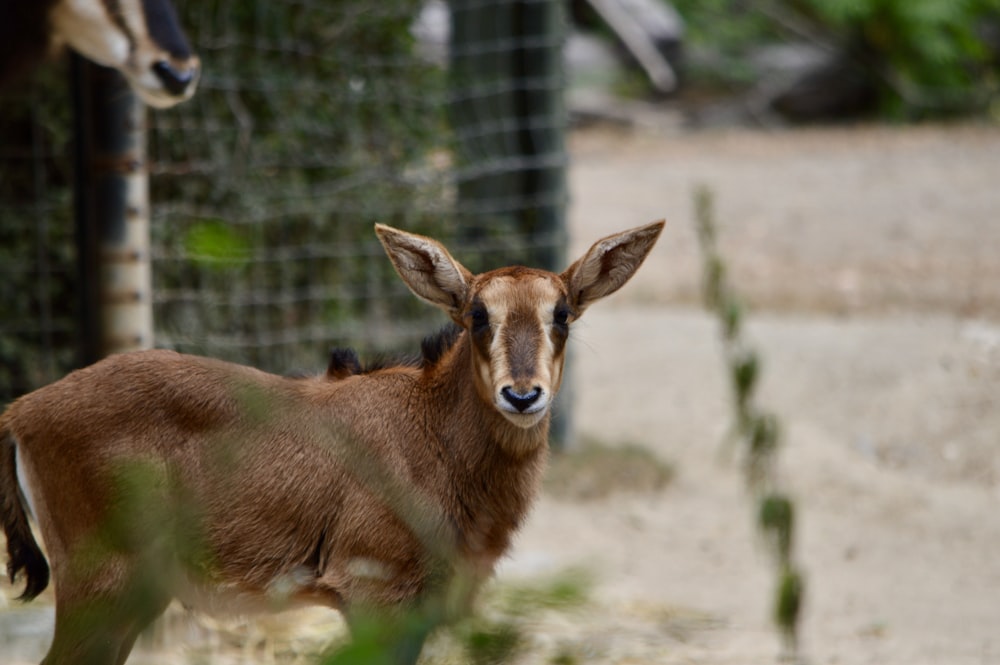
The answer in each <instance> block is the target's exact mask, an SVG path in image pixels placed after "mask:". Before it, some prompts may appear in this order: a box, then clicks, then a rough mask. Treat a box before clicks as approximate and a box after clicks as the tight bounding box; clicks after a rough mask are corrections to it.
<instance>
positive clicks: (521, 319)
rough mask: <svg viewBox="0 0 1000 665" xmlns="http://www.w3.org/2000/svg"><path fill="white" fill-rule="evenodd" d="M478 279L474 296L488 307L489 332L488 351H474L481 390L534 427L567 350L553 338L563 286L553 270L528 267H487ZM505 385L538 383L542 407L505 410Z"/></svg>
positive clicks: (522, 389) (524, 388)
mask: <svg viewBox="0 0 1000 665" xmlns="http://www.w3.org/2000/svg"><path fill="white" fill-rule="evenodd" d="M480 281H481V282H482V285H481V286H478V284H479V282H478V281H477V284H474V286H473V293H474V296H473V298H474V300H478V302H479V303H481V304H482V305H483V306H485V307H486V310H487V312H488V313H489V319H490V336H491V338H490V343H489V352H488V354H484V353H482V352H480V353H478V354H477V355H476V357H475V363H476V366H477V376H478V377H479V379H480V382H481V386H480V392H481V394H483V396H484V398H486V399H488V400H490V401H491V402H492V403H493V404H494V405H495V406H496V407H497V409H498V410H499V411H500V412H501V413H502V414H503V415H504V417H506V418H508V419H509V420H510V421H511V422H512V423H514V424H515V425H518V426H519V427H530V426H531V425H534V424H535V423H537V422H538V421H539V420H541V418H543V417H544V416H545V414H546V413H547V411H548V409H549V407H550V405H551V401H552V398H553V397H555V394H556V392H557V391H558V389H559V382H560V380H561V378H562V363H563V357H564V356H563V353H562V348H561V346H560V348H556V345H555V344H554V343H553V339H552V314H553V310H554V308H555V307H556V305H557V304H558V303H559V301H560V299H564V298H565V295H566V290H565V287H564V286H563V285H562V283H561V282H560V281H559V280H557V279H554V278H553V276H552V275H551V274H550V273H545V272H542V271H532V270H529V269H527V268H510V269H506V270H505V271H500V272H495V273H487V274H486V275H484V276H482V278H481V280H480ZM477 286H478V288H476V287H477ZM504 387H511V388H512V389H513V390H514V391H516V392H518V393H522V394H523V393H527V392H529V391H531V390H533V389H540V390H541V391H542V397H541V398H540V401H541V402H543V404H544V408H542V409H541V410H539V411H537V412H533V413H530V414H520V413H512V412H510V411H509V410H505V409H504V406H503V405H504V402H505V400H504V399H503V396H502V394H501V391H502V389H503V388H504Z"/></svg>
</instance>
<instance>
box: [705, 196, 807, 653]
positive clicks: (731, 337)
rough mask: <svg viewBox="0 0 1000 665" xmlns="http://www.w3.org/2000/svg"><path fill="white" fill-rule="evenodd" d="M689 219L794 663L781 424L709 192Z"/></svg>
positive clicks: (789, 517)
mask: <svg viewBox="0 0 1000 665" xmlns="http://www.w3.org/2000/svg"><path fill="white" fill-rule="evenodd" d="M695 223H696V226H697V229H696V230H697V235H698V240H699V244H700V247H701V253H702V263H703V266H704V269H703V296H704V301H705V307H706V308H707V309H708V311H709V312H712V313H714V314H715V315H716V316H717V317H718V320H719V329H720V337H721V340H722V352H723V356H724V359H725V363H726V368H727V371H728V373H729V377H730V385H731V387H732V401H731V403H732V405H733V427H732V432H733V438H734V439H735V442H736V445H737V446H738V447H739V448H740V452H741V453H742V455H743V457H742V460H743V473H744V479H745V481H746V485H747V490H748V492H749V494H750V496H751V498H752V500H754V501H755V502H756V505H757V509H756V511H755V512H756V515H757V517H756V522H757V524H756V526H757V529H758V531H759V532H760V534H761V536H762V538H763V540H764V543H765V546H766V547H767V548H768V551H769V552H770V553H771V555H772V556H773V559H774V562H775V567H776V579H777V584H776V589H775V596H774V605H773V618H774V621H775V623H776V625H777V627H778V630H779V631H780V632H781V635H782V638H783V640H784V646H785V649H786V653H785V654H784V657H785V658H787V660H789V661H798V660H799V658H798V650H799V644H798V625H799V618H800V611H801V608H802V598H803V595H804V582H803V576H802V573H801V572H800V570H799V568H798V566H797V565H796V564H795V562H794V557H793V548H794V543H795V538H794V535H795V507H794V504H793V503H792V500H791V499H790V498H789V497H788V495H787V494H786V493H785V492H783V491H782V489H781V488H780V483H779V481H778V478H777V451H778V444H779V443H780V440H781V428H780V423H779V421H778V418H777V416H775V415H774V414H772V413H769V412H767V411H764V410H762V409H761V408H760V407H759V406H758V405H757V403H756V400H755V399H754V398H755V391H756V389H757V386H758V385H759V383H760V373H761V360H760V357H759V355H758V354H757V352H756V351H755V350H754V349H753V348H752V347H751V346H750V345H749V344H748V343H747V342H746V341H744V339H743V336H742V331H743V320H744V311H745V308H744V306H743V303H742V301H741V300H740V298H739V296H738V295H737V294H736V293H735V291H734V290H733V288H732V287H731V285H730V284H729V281H728V279H727V269H726V263H725V261H724V259H723V258H722V256H721V255H720V254H719V251H718V248H717V246H716V238H717V236H718V232H717V229H716V226H715V216H714V212H713V209H712V193H711V191H710V190H709V189H708V188H707V187H704V186H700V187H698V188H697V189H696V191H695Z"/></svg>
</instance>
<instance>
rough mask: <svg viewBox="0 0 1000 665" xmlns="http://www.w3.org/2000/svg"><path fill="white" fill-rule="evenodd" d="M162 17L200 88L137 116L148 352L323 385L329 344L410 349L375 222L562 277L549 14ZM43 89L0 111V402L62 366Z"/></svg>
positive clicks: (53, 125) (397, 11)
mask: <svg viewBox="0 0 1000 665" xmlns="http://www.w3.org/2000/svg"><path fill="white" fill-rule="evenodd" d="M176 4H177V8H178V10H179V13H180V14H181V22H182V24H183V25H184V26H185V29H186V30H187V32H188V36H189V38H190V40H191V42H192V45H193V46H194V48H195V49H196V50H197V51H198V52H199V54H200V56H201V58H202V60H203V63H204V70H205V73H204V76H203V79H202V82H201V85H200V87H199V91H198V93H197V94H196V96H195V97H194V99H192V100H191V101H189V102H187V103H185V104H182V105H180V106H178V107H176V108H174V109H171V110H169V111H157V112H150V113H149V115H148V124H149V128H148V154H149V169H150V187H151V205H152V211H151V212H152V214H151V217H152V229H153V230H152V235H153V238H152V242H153V281H154V313H155V316H154V318H155V323H156V340H157V341H156V344H157V346H164V347H169V348H176V349H178V350H181V351H187V352H196V353H202V354H206V355H212V356H216V357H221V358H226V359H231V360H237V361H241V362H246V363H249V364H253V365H256V366H259V367H262V368H265V369H268V370H271V371H277V372H290V371H296V370H311V369H316V368H319V367H322V366H323V364H324V363H325V356H326V350H327V349H328V348H329V347H330V346H336V345H351V346H356V347H359V348H360V349H361V350H362V351H368V352H370V351H372V350H374V349H378V350H382V351H386V350H397V349H409V348H414V349H415V348H416V341H417V339H419V337H421V336H423V335H424V334H426V333H427V332H430V331H431V330H432V329H433V328H434V327H435V326H437V325H439V324H440V323H442V322H443V320H442V319H441V318H440V315H438V314H436V313H435V312H434V311H433V309H432V308H430V307H428V306H426V305H423V304H421V303H419V302H418V301H417V300H416V299H415V298H414V297H413V296H412V295H411V294H410V293H409V292H408V291H407V290H406V287H405V286H403V285H402V283H401V282H400V281H399V280H398V278H396V277H395V274H394V273H393V271H392V268H391V266H390V264H389V262H388V261H387V260H386V259H385V258H384V257H383V255H382V251H381V248H380V246H379V245H378V243H377V241H376V238H375V235H374V232H373V225H374V223H376V222H381V223H386V224H390V225H394V226H399V227H402V228H406V229H408V230H412V231H416V232H420V233H425V234H428V235H433V236H435V237H438V238H441V239H442V240H444V241H446V242H447V243H448V244H449V247H451V248H453V251H455V253H456V255H457V256H458V257H459V258H460V259H461V260H462V261H463V262H465V263H466V265H468V266H469V267H470V268H471V269H474V270H479V269H486V268H489V267H495V266H497V265H501V264H504V263H508V262H522V263H534V264H541V265H549V264H556V263H558V262H560V260H561V248H563V247H564V246H565V231H564V229H563V225H562V214H563V213H562V211H563V207H564V200H565V192H564V186H563V182H562V179H563V175H562V174H563V168H564V166H565V153H564V149H563V142H562V132H563V127H564V114H563V112H562V108H561V103H560V101H559V93H560V91H561V89H562V86H563V76H562V71H561V58H560V53H561V43H562V40H563V35H564V32H565V28H564V21H563V15H562V11H563V10H562V7H561V3H557V2H551V1H549V0H490V1H486V0H455V1H454V2H452V3H451V5H450V6H448V5H444V4H443V3H437V4H434V3H430V4H425V3H422V2H417V1H415V0H384V1H382V2H378V3H373V2H361V1H357V2H338V3H330V2H320V1H316V0H277V1H274V0H270V1H267V2H265V1H264V0H256V1H255V2H244V1H242V0H240V1H237V0H208V1H204V2H194V1H193V0H188V1H186V2H177V3H176ZM435 19H436V20H435ZM442 19H443V20H442ZM415 26H421V27H422V32H421V30H417V29H415ZM452 28H453V29H452ZM418 32H419V33H421V35H422V37H421V40H420V41H419V42H418V40H417V38H416V36H415V33H418ZM435 43H436V45H437V46H438V49H439V50H438V54H439V55H438V57H434V55H433V54H432V55H428V50H427V48H426V47H427V46H428V44H430V45H434V44H435ZM441 52H444V53H445V54H450V57H448V56H447V55H446V56H445V57H444V58H441V57H440V53H441ZM63 76H64V75H63V73H62V71H61V68H59V67H56V68H54V70H53V71H50V72H49V73H43V76H42V78H43V79H45V80H37V81H34V82H32V84H31V86H30V88H29V89H28V90H26V91H25V92H23V93H20V95H21V96H20V98H19V99H20V101H19V104H20V105H19V106H18V105H10V104H5V105H3V106H2V107H0V130H2V131H3V137H4V138H3V143H2V144H0V173H3V184H2V185H0V233H2V234H4V235H5V236H6V237H9V238H11V239H12V240H11V243H10V244H8V243H7V242H4V243H3V247H4V248H3V249H0V252H3V253H2V254H0V259H2V264H0V284H3V286H2V287H0V288H4V289H6V290H7V293H4V294H3V296H2V299H0V307H2V308H3V316H2V317H0V318H2V320H0V398H3V399H7V398H10V397H12V396H14V395H16V394H18V393H21V392H25V391H26V390H29V389H31V388H33V387H35V386H37V385H39V384H40V383H44V382H46V381H48V380H52V379H54V378H57V377H58V376H59V375H61V374H62V373H64V372H65V371H66V370H67V369H69V368H70V367H71V366H72V365H73V362H74V357H75V356H74V350H73V327H74V317H75V315H76V312H75V302H76V295H77V293H76V289H77V285H76V283H75V281H76V280H75V272H74V270H75V269H74V267H73V258H74V250H73V243H72V239H73V232H72V224H71V220H70V207H71V205H70V202H71V198H72V196H71V192H70V189H69V187H70V184H69V178H68V171H69V165H70V163H71V159H70V156H69V154H68V152H69V145H70V143H71V141H72V137H71V136H70V135H69V127H70V126H71V123H70V120H69V113H70V112H69V109H68V102H67V101H66V96H65V93H64V92H63V90H62V88H63V87H64V86H65V82H64V78H63ZM50 92H51V93H53V94H51V95H50ZM15 107H16V108H18V109H20V110H19V111H18V112H17V113H15V112H14V110H13V109H14V108H15ZM24 127H28V128H35V129H34V130H33V131H34V134H32V133H31V132H30V131H27V130H25V129H24ZM9 174H15V175H14V176H11V175H9ZM39 220H41V221H39ZM553 267H554V265H553Z"/></svg>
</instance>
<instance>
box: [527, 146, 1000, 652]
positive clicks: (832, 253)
mask: <svg viewBox="0 0 1000 665" xmlns="http://www.w3.org/2000/svg"><path fill="white" fill-rule="evenodd" d="M572 151H573V157H574V161H573V170H572V179H571V187H572V194H573V208H572V216H571V219H572V224H573V227H572V228H573V233H574V251H573V254H574V255H575V254H577V253H579V252H582V251H583V250H584V249H585V245H586V244H587V243H588V242H590V241H591V240H592V239H594V238H596V237H599V236H600V235H602V234H604V233H607V232H611V231H613V230H616V229H618V228H620V227H624V226H629V225H634V224H638V223H644V222H647V221H650V220H652V219H656V218H660V217H666V218H667V219H668V221H669V224H668V227H667V229H666V230H665V231H664V235H663V237H662V239H661V241H660V244H659V246H658V247H657V249H656V250H655V253H654V255H653V256H652V257H651V258H650V259H649V261H648V262H647V264H646V265H644V266H643V268H642V270H641V271H640V273H639V274H638V275H637V277H636V279H635V281H634V282H633V283H631V284H630V285H629V286H628V287H626V289H625V290H623V291H622V292H621V294H619V295H618V296H617V297H616V298H615V299H614V300H613V301H612V302H610V303H605V304H603V306H601V305H598V306H595V307H594V308H592V309H591V310H589V311H588V313H587V315H586V317H585V318H584V319H583V320H581V321H580V323H579V324H578V325H579V328H578V329H577V330H576V331H575V333H574V334H575V337H576V339H575V341H576V344H577V346H576V350H577V355H576V365H575V369H576V372H577V374H576V395H577V399H578V403H577V409H576V412H575V413H576V423H577V428H578V430H579V431H580V432H583V433H586V434H588V435H589V436H593V437H596V438H598V439H600V440H603V441H605V442H608V443H612V444H613V443H616V442H638V443H641V444H642V445H644V446H647V447H648V448H650V449H651V450H653V451H655V453H656V454H657V455H659V456H660V457H662V459H664V460H667V461H669V462H670V463H671V464H672V465H673V466H674V468H675V469H676V479H675V480H674V482H673V483H672V484H671V485H670V486H669V488H668V489H667V490H665V491H663V492H661V493H658V494H655V495H649V494H645V495H618V496H614V497H612V498H610V499H608V500H605V501H601V502H599V503H584V504H579V503H576V504H572V503H568V502H563V501H558V500H554V499H552V498H549V497H546V498H545V499H544V500H543V501H542V503H541V505H540V506H539V507H538V509H537V510H536V511H535V513H534V515H533V517H532V519H531V521H530V523H529V524H528V526H527V529H526V530H525V532H524V534H523V536H522V538H521V539H520V542H519V543H518V547H517V550H516V553H515V555H514V557H513V559H512V561H511V563H510V566H509V569H513V570H517V569H518V568H519V567H524V568H530V567H531V566H536V567H538V566H542V565H547V566H554V567H558V566H565V565H569V564H572V563H577V564H580V565H590V566H591V567H594V568H596V569H597V570H599V575H600V580H601V583H600V586H599V588H598V590H597V592H596V595H597V596H598V597H599V598H600V599H601V602H602V604H603V609H604V611H603V612H602V613H601V614H599V615H597V616H593V615H591V616H589V617H588V618H587V620H586V621H582V622H581V623H580V624H578V625H576V626H574V630H575V631H577V632H576V634H577V636H578V638H579V639H582V640H584V642H585V643H587V642H592V643H593V644H594V648H593V653H594V654H595V658H594V659H593V662H616V663H703V664H716V663H719V664H721V663H734V664H735V663H764V662H774V660H775V658H776V656H777V655H778V654H779V652H780V643H779V640H778V639H777V637H776V636H775V634H774V633H773V631H772V629H771V627H770V625H769V623H768V620H769V612H770V608H769V600H768V598H769V595H768V594H769V593H770V588H771V585H772V578H771V574H772V573H771V570H772V568H771V566H770V562H769V561H768V560H767V558H766V556H765V554H764V552H763V550H762V548H760V547H759V545H758V544H755V540H754V536H753V531H752V527H751V515H750V508H749V504H748V502H747V501H746V499H745V494H744V492H743V487H742V483H741V480H740V478H741V476H740V472H739V469H738V467H737V465H736V464H735V463H734V462H733V461H732V460H728V461H727V456H726V454H725V449H724V448H723V447H722V446H721V444H720V441H721V440H722V439H723V437H724V434H725V431H726V427H727V424H728V420H727V417H728V411H727V401H726V388H727V386H726V385H725V382H724V376H723V373H722V362H721V357H720V355H719V349H718V338H717V334H716V329H715V326H714V325H713V322H712V321H710V320H709V319H708V318H707V317H706V316H705V315H704V314H703V313H701V312H700V311H699V310H698V309H697V308H696V307H692V306H688V303H693V302H694V301H695V300H696V298H697V288H698V275H699V271H698V264H699V257H698V253H697V248H696V244H695V243H696V241H695V236H694V233H693V228H694V227H693V221H692V220H693V205H692V190H693V189H694V187H696V186H698V185H706V186H708V187H710V189H711V190H712V191H713V193H714V195H715V201H716V210H717V216H718V221H719V224H720V244H721V246H722V251H723V252H724V253H725V254H726V255H727V256H728V257H729V259H730V270H731V277H732V279H733V280H734V281H735V282H736V284H737V285H738V288H739V289H740V290H741V291H742V292H743V293H745V294H746V295H747V296H748V298H749V299H750V300H751V301H752V302H753V303H755V304H756V306H757V307H756V310H755V312H754V313H753V314H751V321H752V324H751V336H752V339H753V340H754V342H755V344H756V346H757V348H758V349H759V350H760V351H761V352H762V354H763V357H764V363H765V366H764V386H763V395H762V402H763V403H764V404H765V405H767V406H768V407H770V408H773V409H774V410H775V411H776V412H777V413H778V414H779V415H780V417H781V418H782V421H783V424H784V429H785V433H786V436H785V447H784V449H783V451H782V470H783V471H782V476H783V480H784V482H786V483H787V484H788V485H789V486H790V487H791V488H792V490H793V493H794V496H795V498H796V501H797V506H798V508H799V517H800V526H801V533H800V540H799V542H798V556H799V558H800V561H801V564H802V565H803V567H804V568H805V569H806V571H807V578H808V579H807V589H808V590H807V601H806V607H805V611H804V616H803V622H802V636H803V642H802V648H803V649H802V651H803V656H804V659H805V660H806V661H807V662H811V663H830V664H852V665H853V664H862V663H880V664H887V663H900V664H903V663H906V664H919V663H942V664H945V663H947V664H949V665H959V664H965V663H968V664H970V665H971V664H977V665H981V664H987V663H1000V557H998V556H997V554H996V553H997V552H998V551H1000V520H998V519H997V512H998V508H1000V324H998V321H1000V189H998V187H997V186H996V178H997V176H998V175H1000V131H997V130H995V129H985V128H941V127H931V128H910V129H885V128H870V129H868V128H861V129H857V128H855V129H827V130H810V131H794V132H779V133H757V132H750V131H731V132H721V133H707V134H677V135H660V136H654V135H648V134H647V135H642V134H639V135H636V134H622V133H617V132H607V131H605V132H588V133H586V134H582V135H577V136H576V137H574V140H573V143H572Z"/></svg>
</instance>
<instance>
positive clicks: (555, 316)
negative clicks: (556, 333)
mask: <svg viewBox="0 0 1000 665" xmlns="http://www.w3.org/2000/svg"><path fill="white" fill-rule="evenodd" d="M569 314H570V311H569V308H568V307H563V306H559V307H556V310H555V312H553V313H552V323H554V324H555V325H557V326H559V327H560V328H564V327H566V326H567V325H569Z"/></svg>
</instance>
